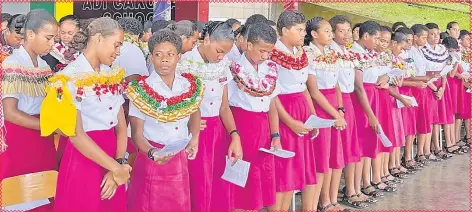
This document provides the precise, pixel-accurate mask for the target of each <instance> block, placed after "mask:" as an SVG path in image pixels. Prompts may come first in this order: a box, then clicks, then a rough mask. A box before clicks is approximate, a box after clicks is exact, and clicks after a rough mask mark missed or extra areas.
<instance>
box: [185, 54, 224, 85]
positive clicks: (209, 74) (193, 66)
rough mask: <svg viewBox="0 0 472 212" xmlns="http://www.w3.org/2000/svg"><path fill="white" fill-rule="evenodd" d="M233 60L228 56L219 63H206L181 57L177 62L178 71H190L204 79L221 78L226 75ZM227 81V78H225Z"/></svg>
mask: <svg viewBox="0 0 472 212" xmlns="http://www.w3.org/2000/svg"><path fill="white" fill-rule="evenodd" d="M230 65H231V61H230V60H228V59H227V58H226V57H225V59H223V60H222V61H220V62H219V63H208V64H207V63H204V62H200V61H195V60H192V59H181V60H180V62H179V63H178V64H177V67H176V72H177V73H179V74H183V73H190V74H192V75H194V76H197V77H198V78H200V79H202V80H208V81H213V80H221V79H222V78H224V77H225V75H226V71H227V69H228V67H229V66H230ZM225 81H226V80H225Z"/></svg>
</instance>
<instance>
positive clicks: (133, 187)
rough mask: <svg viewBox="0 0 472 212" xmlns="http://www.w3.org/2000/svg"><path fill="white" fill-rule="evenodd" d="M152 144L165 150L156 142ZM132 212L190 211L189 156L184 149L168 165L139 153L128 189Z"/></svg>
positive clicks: (129, 205)
mask: <svg viewBox="0 0 472 212" xmlns="http://www.w3.org/2000/svg"><path fill="white" fill-rule="evenodd" d="M150 143H151V144H152V145H153V146H154V147H157V148H162V147H163V145H160V144H158V143H155V142H151V141H150ZM127 195H128V211H129V212H146V211H147V212H151V211H152V212H154V211H190V183H189V174H188V163H187V153H186V152H185V150H182V151H181V152H179V153H178V154H176V155H175V156H174V157H173V158H172V159H171V160H169V161H168V162H167V163H165V164H157V163H155V162H154V161H152V160H151V159H149V158H148V157H147V153H143V152H139V153H138V155H137V156H136V160H135V161H134V165H133V177H132V178H131V182H130V184H129V188H128V192H127Z"/></svg>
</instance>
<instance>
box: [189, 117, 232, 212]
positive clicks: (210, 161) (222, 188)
mask: <svg viewBox="0 0 472 212" xmlns="http://www.w3.org/2000/svg"><path fill="white" fill-rule="evenodd" d="M202 120H206V124H207V127H206V128H205V129H204V130H203V131H201V132H200V136H199V142H198V154H197V157H196V158H195V159H194V160H190V161H189V162H188V171H189V176H190V198H191V203H192V204H191V205H192V211H198V212H206V211H221V212H223V211H229V210H231V206H230V183H229V182H228V181H225V180H223V179H221V176H223V173H224V170H225V166H226V155H227V152H228V146H229V143H228V139H227V137H226V132H225V129H224V127H223V124H222V123H221V120H220V117H218V116H216V117H209V118H203V117H202ZM213 192H215V193H213Z"/></svg>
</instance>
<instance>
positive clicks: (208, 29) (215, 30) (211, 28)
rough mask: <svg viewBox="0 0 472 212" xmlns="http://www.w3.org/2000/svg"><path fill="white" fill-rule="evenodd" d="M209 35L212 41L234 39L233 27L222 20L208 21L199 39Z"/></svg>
mask: <svg viewBox="0 0 472 212" xmlns="http://www.w3.org/2000/svg"><path fill="white" fill-rule="evenodd" d="M207 36H208V37H209V38H210V40H212V41H218V40H229V41H234V32H233V28H232V27H231V26H230V25H229V24H228V23H226V22H223V21H214V22H213V21H210V22H208V23H207V24H206V25H205V27H203V31H202V36H201V37H200V40H204V39H205V38H206V37H207Z"/></svg>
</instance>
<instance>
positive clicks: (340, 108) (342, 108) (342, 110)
mask: <svg viewBox="0 0 472 212" xmlns="http://www.w3.org/2000/svg"><path fill="white" fill-rule="evenodd" d="M338 111H341V112H343V113H346V110H344V107H339V108H338Z"/></svg>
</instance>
